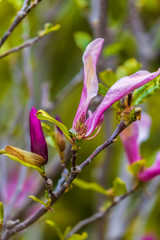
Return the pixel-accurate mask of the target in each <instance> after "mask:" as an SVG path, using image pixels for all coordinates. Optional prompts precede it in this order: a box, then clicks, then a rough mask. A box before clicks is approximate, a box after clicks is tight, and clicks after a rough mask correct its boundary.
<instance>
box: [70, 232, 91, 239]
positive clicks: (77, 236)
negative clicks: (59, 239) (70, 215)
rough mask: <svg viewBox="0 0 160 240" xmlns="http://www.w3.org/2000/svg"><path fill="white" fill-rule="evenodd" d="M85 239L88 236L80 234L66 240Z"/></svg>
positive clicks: (84, 233)
mask: <svg viewBox="0 0 160 240" xmlns="http://www.w3.org/2000/svg"><path fill="white" fill-rule="evenodd" d="M87 237H88V234H87V233H86V232H83V233H82V234H73V235H72V236H71V237H69V238H68V240H85V239H86V238H87Z"/></svg>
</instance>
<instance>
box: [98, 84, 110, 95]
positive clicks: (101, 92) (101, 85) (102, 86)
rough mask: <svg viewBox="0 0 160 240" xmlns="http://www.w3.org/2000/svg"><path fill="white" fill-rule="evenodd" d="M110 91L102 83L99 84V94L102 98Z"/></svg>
mask: <svg viewBox="0 0 160 240" xmlns="http://www.w3.org/2000/svg"><path fill="white" fill-rule="evenodd" d="M107 91H108V88H106V87H105V86H104V85H103V84H102V83H99V84H98V93H99V94H101V95H102V96H105V95H106V93H107Z"/></svg>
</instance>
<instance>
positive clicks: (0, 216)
mask: <svg viewBox="0 0 160 240" xmlns="http://www.w3.org/2000/svg"><path fill="white" fill-rule="evenodd" d="M3 219H4V206H3V203H2V202H0V231H1V230H2V226H3Z"/></svg>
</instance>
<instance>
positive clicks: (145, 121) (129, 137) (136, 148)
mask: <svg viewBox="0 0 160 240" xmlns="http://www.w3.org/2000/svg"><path fill="white" fill-rule="evenodd" d="M150 125H151V118H150V116H149V115H148V114H147V113H144V112H143V113H142V115H141V120H140V121H136V122H133V123H132V124H131V125H130V126H129V127H127V128H126V129H125V130H124V131H123V132H122V133H121V134H120V138H121V140H122V143H123V145H124V148H125V151H126V154H127V158H128V161H129V163H130V164H132V163H134V162H136V161H138V160H140V159H141V156H140V144H141V143H142V142H144V141H146V140H147V139H148V137H149V133H150Z"/></svg>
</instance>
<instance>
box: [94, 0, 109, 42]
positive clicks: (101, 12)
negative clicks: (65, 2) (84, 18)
mask: <svg viewBox="0 0 160 240" xmlns="http://www.w3.org/2000/svg"><path fill="white" fill-rule="evenodd" d="M107 6H108V1H107V0H99V1H97V0H92V1H91V14H90V24H91V27H92V29H93V33H94V37H104V38H105V37H106V13H107Z"/></svg>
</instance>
